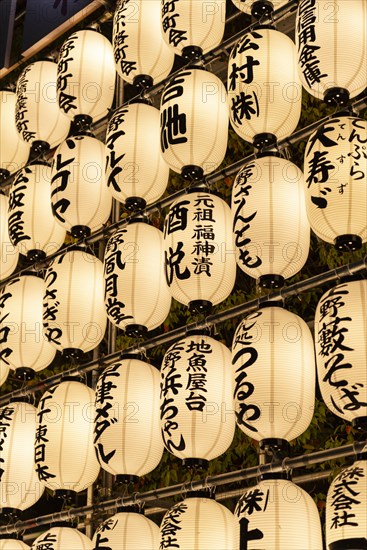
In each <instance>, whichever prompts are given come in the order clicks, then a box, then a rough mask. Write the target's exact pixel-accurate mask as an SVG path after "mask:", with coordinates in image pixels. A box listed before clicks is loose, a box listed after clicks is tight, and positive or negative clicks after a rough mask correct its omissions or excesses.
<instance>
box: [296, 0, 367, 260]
mask: <svg viewBox="0 0 367 550" xmlns="http://www.w3.org/2000/svg"><path fill="white" fill-rule="evenodd" d="M366 9H367V5H366ZM366 143H367V122H366V121H365V120H363V119H360V118H357V117H349V116H339V117H338V116H336V117H334V118H333V119H331V120H329V121H327V122H325V123H324V124H322V125H321V126H320V127H319V128H318V129H317V130H316V131H315V132H314V133H313V134H312V135H311V137H310V138H309V140H308V143H307V146H306V150H305V193H306V206H307V214H308V218H309V221H310V224H311V228H312V230H313V231H314V232H315V233H316V235H317V236H318V237H320V238H321V239H322V240H323V241H326V242H328V243H334V244H335V246H336V248H338V249H339V250H344V251H350V250H356V249H357V248H360V247H361V246H362V242H367V225H366V219H367V154H366V145H365V144H366Z"/></svg>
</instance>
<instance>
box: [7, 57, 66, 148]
mask: <svg viewBox="0 0 367 550" xmlns="http://www.w3.org/2000/svg"><path fill="white" fill-rule="evenodd" d="M56 78H57V65H56V63H53V62H52V61H36V62H35V63H31V64H30V65H28V66H27V67H26V68H25V69H24V70H23V72H22V73H21V75H20V76H19V78H18V81H17V92H16V93H17V102H16V106H15V122H16V127H17V130H18V132H19V134H20V136H21V138H22V139H23V140H24V141H25V142H27V143H32V144H35V145H38V144H37V143H35V142H44V143H43V144H40V145H44V146H45V148H46V149H47V148H48V147H47V145H46V144H48V145H49V146H50V147H51V148H52V147H55V146H56V145H58V144H59V143H61V142H62V141H63V140H64V139H65V138H66V136H67V135H68V133H69V128H70V120H69V119H68V118H67V117H66V116H65V115H64V114H63V113H62V112H61V111H60V109H59V106H58V104H57V96H56Z"/></svg>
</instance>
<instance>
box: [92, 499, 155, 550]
mask: <svg viewBox="0 0 367 550" xmlns="http://www.w3.org/2000/svg"><path fill="white" fill-rule="evenodd" d="M122 510H124V511H121V512H118V513H117V514H115V515H114V516H112V517H110V518H108V519H107V520H106V521H104V522H103V523H101V524H100V525H99V527H98V528H97V530H96V532H95V534H94V537H93V543H94V549H95V550H103V547H106V545H108V548H110V549H111V550H134V549H139V550H152V549H153V548H154V549H155V548H158V544H159V528H158V526H157V525H156V524H155V523H153V522H152V521H151V520H150V519H148V518H146V517H145V516H144V515H143V514H142V513H141V512H139V511H138V509H137V508H136V507H132V506H129V507H125V508H122Z"/></svg>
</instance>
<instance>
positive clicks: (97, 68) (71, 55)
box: [57, 29, 116, 122]
mask: <svg viewBox="0 0 367 550" xmlns="http://www.w3.org/2000/svg"><path fill="white" fill-rule="evenodd" d="M115 76H116V73H115V63H114V59H113V49H112V44H111V42H110V41H109V40H108V39H107V38H106V37H105V36H103V34H100V33H99V32H97V31H95V30H92V29H85V30H81V31H77V32H74V33H73V34H72V35H71V36H69V37H68V38H67V39H66V40H65V42H64V43H63V45H62V46H61V49H60V54H59V61H58V65H57V97H58V102H59V107H60V109H61V111H62V112H63V113H65V115H67V116H68V117H69V118H75V117H80V118H81V119H82V120H83V119H84V120H85V117H90V118H89V121H90V122H92V120H93V121H94V122H96V121H97V120H99V119H101V118H102V117H104V116H106V115H107V113H108V111H109V109H110V108H111V105H112V102H113V96H114V93H115Z"/></svg>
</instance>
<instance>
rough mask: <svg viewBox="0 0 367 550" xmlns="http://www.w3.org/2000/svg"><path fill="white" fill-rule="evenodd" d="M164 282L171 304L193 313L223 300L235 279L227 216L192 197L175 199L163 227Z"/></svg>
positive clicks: (215, 203) (222, 208)
mask: <svg viewBox="0 0 367 550" xmlns="http://www.w3.org/2000/svg"><path fill="white" fill-rule="evenodd" d="M164 241H165V264H166V277H167V282H168V284H169V286H170V289H171V293H172V296H173V298H175V299H176V300H177V301H179V302H181V303H182V304H185V305H190V307H191V308H192V309H193V310H196V309H202V310H204V309H205V308H206V309H207V310H208V309H210V307H211V305H216V304H218V303H219V302H221V301H223V300H225V299H226V298H227V296H229V294H230V293H231V291H232V289H233V286H234V283H235V279H236V261H235V257H234V254H233V249H234V244H233V235H232V224H231V212H230V209H229V207H228V205H227V203H225V202H224V201H223V200H222V199H220V198H219V197H217V196H215V195H212V194H210V193H207V192H205V191H196V192H192V193H189V194H187V195H185V196H184V197H183V198H182V199H181V198H180V199H177V200H176V201H175V202H174V203H173V204H172V205H171V208H170V210H169V212H168V215H167V217H166V219H165V223H164Z"/></svg>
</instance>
